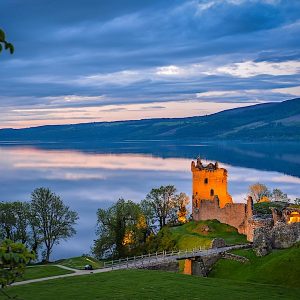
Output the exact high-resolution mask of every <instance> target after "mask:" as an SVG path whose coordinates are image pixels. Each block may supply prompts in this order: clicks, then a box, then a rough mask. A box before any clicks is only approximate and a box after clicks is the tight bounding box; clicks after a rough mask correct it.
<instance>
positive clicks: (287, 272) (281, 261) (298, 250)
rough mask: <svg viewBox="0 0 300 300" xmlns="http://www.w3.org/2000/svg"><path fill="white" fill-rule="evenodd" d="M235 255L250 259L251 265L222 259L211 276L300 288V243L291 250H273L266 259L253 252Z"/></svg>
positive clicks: (242, 251) (236, 251)
mask: <svg viewBox="0 0 300 300" xmlns="http://www.w3.org/2000/svg"><path fill="white" fill-rule="evenodd" d="M233 253H236V254H238V255H242V256H245V257H248V258H249V260H250V263H247V264H242V263H239V262H236V261H231V260H224V259H222V260H219V261H218V262H217V263H216V265H215V266H214V268H213V270H212V271H211V273H210V274H209V276H210V277H214V278H226V279H232V280H237V281H247V282H259V283H269V284H276V285H284V286H287V287H300V243H298V244H297V245H295V246H294V247H292V248H289V249H283V250H273V252H272V253H270V254H269V255H267V256H264V257H257V256H255V254H254V253H253V251H252V250H235V251H233Z"/></svg>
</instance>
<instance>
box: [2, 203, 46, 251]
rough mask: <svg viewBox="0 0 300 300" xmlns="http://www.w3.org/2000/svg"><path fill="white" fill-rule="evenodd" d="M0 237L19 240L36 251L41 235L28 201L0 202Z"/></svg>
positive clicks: (14, 240)
mask: <svg viewBox="0 0 300 300" xmlns="http://www.w3.org/2000/svg"><path fill="white" fill-rule="evenodd" d="M0 239H11V240H12V241H13V242H20V243H22V244H25V245H26V246H27V247H29V248H30V249H32V250H33V251H34V252H35V253H38V247H39V246H40V244H41V236H40V234H39V232H38V228H37V226H36V217H35V215H34V214H33V213H32V209H31V205H30V203H28V202H18V201H17V202H0Z"/></svg>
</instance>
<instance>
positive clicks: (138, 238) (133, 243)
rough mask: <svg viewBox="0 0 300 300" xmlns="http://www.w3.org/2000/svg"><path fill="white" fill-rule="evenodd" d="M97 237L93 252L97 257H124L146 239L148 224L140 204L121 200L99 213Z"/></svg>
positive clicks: (100, 210)
mask: <svg viewBox="0 0 300 300" xmlns="http://www.w3.org/2000/svg"><path fill="white" fill-rule="evenodd" d="M97 219H98V220H97V231H96V233H97V235H99V238H98V239H97V240H96V241H95V243H94V248H93V252H94V254H95V255H96V256H97V257H103V256H107V255H108V254H109V255H112V256H117V257H124V256H126V255H128V253H129V252H130V251H134V249H136V248H137V247H139V246H140V245H141V244H142V243H143V242H144V241H145V239H146V235H147V231H148V224H147V221H146V218H145V216H144V215H143V213H142V210H141V207H140V205H139V204H136V203H134V202H132V201H130V200H127V201H126V200H124V199H119V200H118V201H117V203H115V204H114V205H112V206H111V207H110V208H108V209H99V210H98V212H97Z"/></svg>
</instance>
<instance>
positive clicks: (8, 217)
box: [0, 202, 16, 240]
mask: <svg viewBox="0 0 300 300" xmlns="http://www.w3.org/2000/svg"><path fill="white" fill-rule="evenodd" d="M15 224H16V218H15V214H14V212H13V206H12V204H11V203H10V202H7V203H6V202H0V239H10V240H13V239H14V231H15V230H14V227H15Z"/></svg>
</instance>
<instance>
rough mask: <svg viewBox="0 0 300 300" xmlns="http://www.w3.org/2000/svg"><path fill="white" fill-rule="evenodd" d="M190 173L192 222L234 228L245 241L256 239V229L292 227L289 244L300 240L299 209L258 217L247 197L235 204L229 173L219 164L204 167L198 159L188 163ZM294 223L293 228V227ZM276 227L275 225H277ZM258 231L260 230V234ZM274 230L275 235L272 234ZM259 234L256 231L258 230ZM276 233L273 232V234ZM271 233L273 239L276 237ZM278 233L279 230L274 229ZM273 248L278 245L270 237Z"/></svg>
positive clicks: (273, 212)
mask: <svg viewBox="0 0 300 300" xmlns="http://www.w3.org/2000/svg"><path fill="white" fill-rule="evenodd" d="M191 171H192V174H193V196H192V216H193V220H195V221H200V220H202V221H205V220H213V219H216V220H218V221H219V222H221V223H225V224H228V225H231V226H233V227H235V228H237V230H238V232H239V233H241V234H245V235H246V236H247V240H248V241H251V242H252V241H253V240H254V239H255V237H254V233H255V231H256V230H258V229H262V230H263V229H265V231H268V232H271V230H273V229H274V230H275V231H276V230H277V229H276V228H277V227H278V224H282V225H284V226H288V227H289V230H291V228H292V227H293V228H294V227H295V228H296V229H297V228H298V229H297V230H296V229H295V230H296V231H295V230H294V229H293V230H294V231H295V232H296V233H295V234H294V236H291V238H290V242H289V243H290V244H292V243H293V242H294V241H298V240H299V239H300V231H299V227H300V209H297V208H288V207H286V208H285V209H283V210H282V211H278V210H276V209H272V215H271V216H260V215H255V214H254V213H253V200H252V198H251V197H250V196H249V197H248V200H247V203H234V202H233V201H232V197H231V196H230V195H229V193H228V191H227V175H228V172H227V170H226V169H224V168H220V167H219V165H218V163H217V162H216V163H214V164H213V163H209V164H207V165H204V164H203V163H202V162H201V160H200V158H198V159H197V162H196V163H195V162H194V161H192V163H191ZM294 223H297V224H296V225H292V224H294ZM276 224H277V225H276ZM262 230H261V231H262ZM275 231H274V232H275ZM257 232H259V231H257ZM275 233H276V232H275ZM275 233H274V236H275V235H276V234H275ZM277 233H278V230H277ZM273 239H274V241H273V242H272V244H273V245H276V243H277V244H278V241H275V240H276V238H273Z"/></svg>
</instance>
